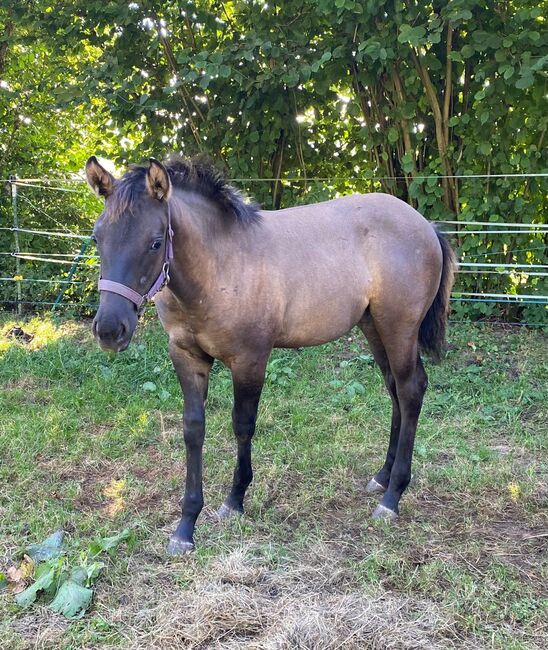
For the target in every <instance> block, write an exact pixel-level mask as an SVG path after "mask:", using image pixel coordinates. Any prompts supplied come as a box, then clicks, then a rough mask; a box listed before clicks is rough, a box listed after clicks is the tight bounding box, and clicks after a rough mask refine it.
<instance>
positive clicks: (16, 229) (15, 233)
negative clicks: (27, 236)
mask: <svg viewBox="0 0 548 650" xmlns="http://www.w3.org/2000/svg"><path fill="white" fill-rule="evenodd" d="M9 183H10V190H11V207H12V211H13V240H14V248H15V250H14V254H15V277H16V278H17V282H16V283H15V287H16V291H17V314H18V315H19V316H21V313H22V307H23V305H22V304H21V301H22V294H21V281H20V280H19V279H18V278H20V277H21V261H20V259H19V257H18V255H19V253H20V252H21V249H20V248H19V219H18V217H17V176H16V175H15V174H10V177H9Z"/></svg>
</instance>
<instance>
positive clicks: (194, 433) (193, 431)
mask: <svg viewBox="0 0 548 650" xmlns="http://www.w3.org/2000/svg"><path fill="white" fill-rule="evenodd" d="M204 434H205V414H204V413H203V412H201V411H190V412H186V411H185V414H184V416H183V435H184V439H185V443H186V444H187V445H190V446H193V445H201V444H202V442H203V439H204Z"/></svg>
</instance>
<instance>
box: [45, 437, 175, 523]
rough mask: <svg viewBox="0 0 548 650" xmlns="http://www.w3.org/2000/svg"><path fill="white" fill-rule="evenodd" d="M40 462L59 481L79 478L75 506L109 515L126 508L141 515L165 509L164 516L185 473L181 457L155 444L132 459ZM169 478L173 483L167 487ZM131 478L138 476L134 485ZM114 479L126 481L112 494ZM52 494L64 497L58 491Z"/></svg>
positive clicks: (52, 460) (173, 500)
mask: <svg viewBox="0 0 548 650" xmlns="http://www.w3.org/2000/svg"><path fill="white" fill-rule="evenodd" d="M136 459H137V462H139V463H141V464H140V465H137V464H136ZM39 466H40V468H41V469H42V470H43V471H44V472H47V473H54V474H55V476H56V477H57V479H58V480H60V481H77V482H78V484H79V492H78V495H77V496H76V498H75V499H74V501H73V503H74V507H75V508H76V509H78V510H82V511H91V510H95V511H96V510H103V511H104V513H105V515H106V516H109V517H112V516H113V515H115V514H118V513H119V512H121V511H123V510H127V509H129V508H132V509H135V510H136V511H138V512H139V514H141V515H144V514H147V513H150V512H155V513H157V514H160V515H162V514H163V513H164V511H165V512H166V516H167V512H169V514H170V515H171V510H170V508H169V505H168V504H169V503H174V504H177V501H178V499H179V496H180V493H181V491H182V488H183V484H184V476H185V464H184V460H183V459H182V458H178V459H176V460H173V459H171V458H170V457H169V456H168V455H167V454H164V453H162V451H160V450H159V449H157V448H155V447H146V448H143V449H142V450H140V451H139V453H138V454H136V456H135V457H134V458H133V459H123V460H107V459H103V460H99V461H87V460H84V461H83V462H82V463H79V464H75V463H68V462H67V463H63V462H62V461H60V460H59V459H47V460H42V461H40V462H39ZM172 478H173V479H175V480H174V481H173V483H174V484H175V485H176V487H173V488H171V487H170V488H166V483H167V482H168V481H169V480H170V479H172ZM132 479H137V480H138V485H137V487H133V488H132V486H131V485H130V482H131V480H132ZM116 482H123V483H124V484H125V485H120V486H119V494H117V495H114V494H112V493H111V490H112V486H113V484H115V483H116ZM130 488H131V489H130ZM57 492H59V490H58V491H57ZM53 496H58V497H59V498H63V497H62V496H60V495H59V494H57V493H53Z"/></svg>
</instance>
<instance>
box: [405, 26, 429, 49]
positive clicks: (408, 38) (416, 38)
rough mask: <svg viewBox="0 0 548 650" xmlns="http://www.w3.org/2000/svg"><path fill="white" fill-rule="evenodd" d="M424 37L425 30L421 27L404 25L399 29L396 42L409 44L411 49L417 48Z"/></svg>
mask: <svg viewBox="0 0 548 650" xmlns="http://www.w3.org/2000/svg"><path fill="white" fill-rule="evenodd" d="M425 36H426V29H425V28H424V27H423V26H422V25H418V26H417V27H413V26H412V25H406V24H404V25H402V26H401V27H400V33H399V35H398V41H399V42H400V43H409V45H412V46H413V47H418V46H419V45H420V44H421V43H422V41H423V39H424V37H425Z"/></svg>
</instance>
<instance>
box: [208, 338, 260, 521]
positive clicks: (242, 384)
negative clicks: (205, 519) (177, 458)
mask: <svg viewBox="0 0 548 650" xmlns="http://www.w3.org/2000/svg"><path fill="white" fill-rule="evenodd" d="M269 354H270V351H268V353H267V354H263V355H260V356H259V358H255V359H254V360H253V361H240V362H239V363H237V364H234V365H233V366H232V381H233V384H234V408H233V410H232V426H233V428H234V435H235V436H236V442H237V447H238V449H237V456H236V468H235V470H234V478H233V481H232V488H231V490H230V492H229V494H228V496H227V498H226V499H225V501H224V503H223V504H222V506H221V507H220V508H219V513H218V514H219V517H220V518H221V519H224V518H226V517H229V516H230V515H232V514H238V513H240V514H241V513H243V512H244V496H245V493H246V490H247V488H248V487H249V485H250V483H251V481H252V480H253V469H252V467H251V440H252V438H253V434H254V433H255V424H256V421H257V409H258V407H259V400H260V397H261V391H262V388H263V384H264V377H265V371H266V362H267V360H268V355H269Z"/></svg>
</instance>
